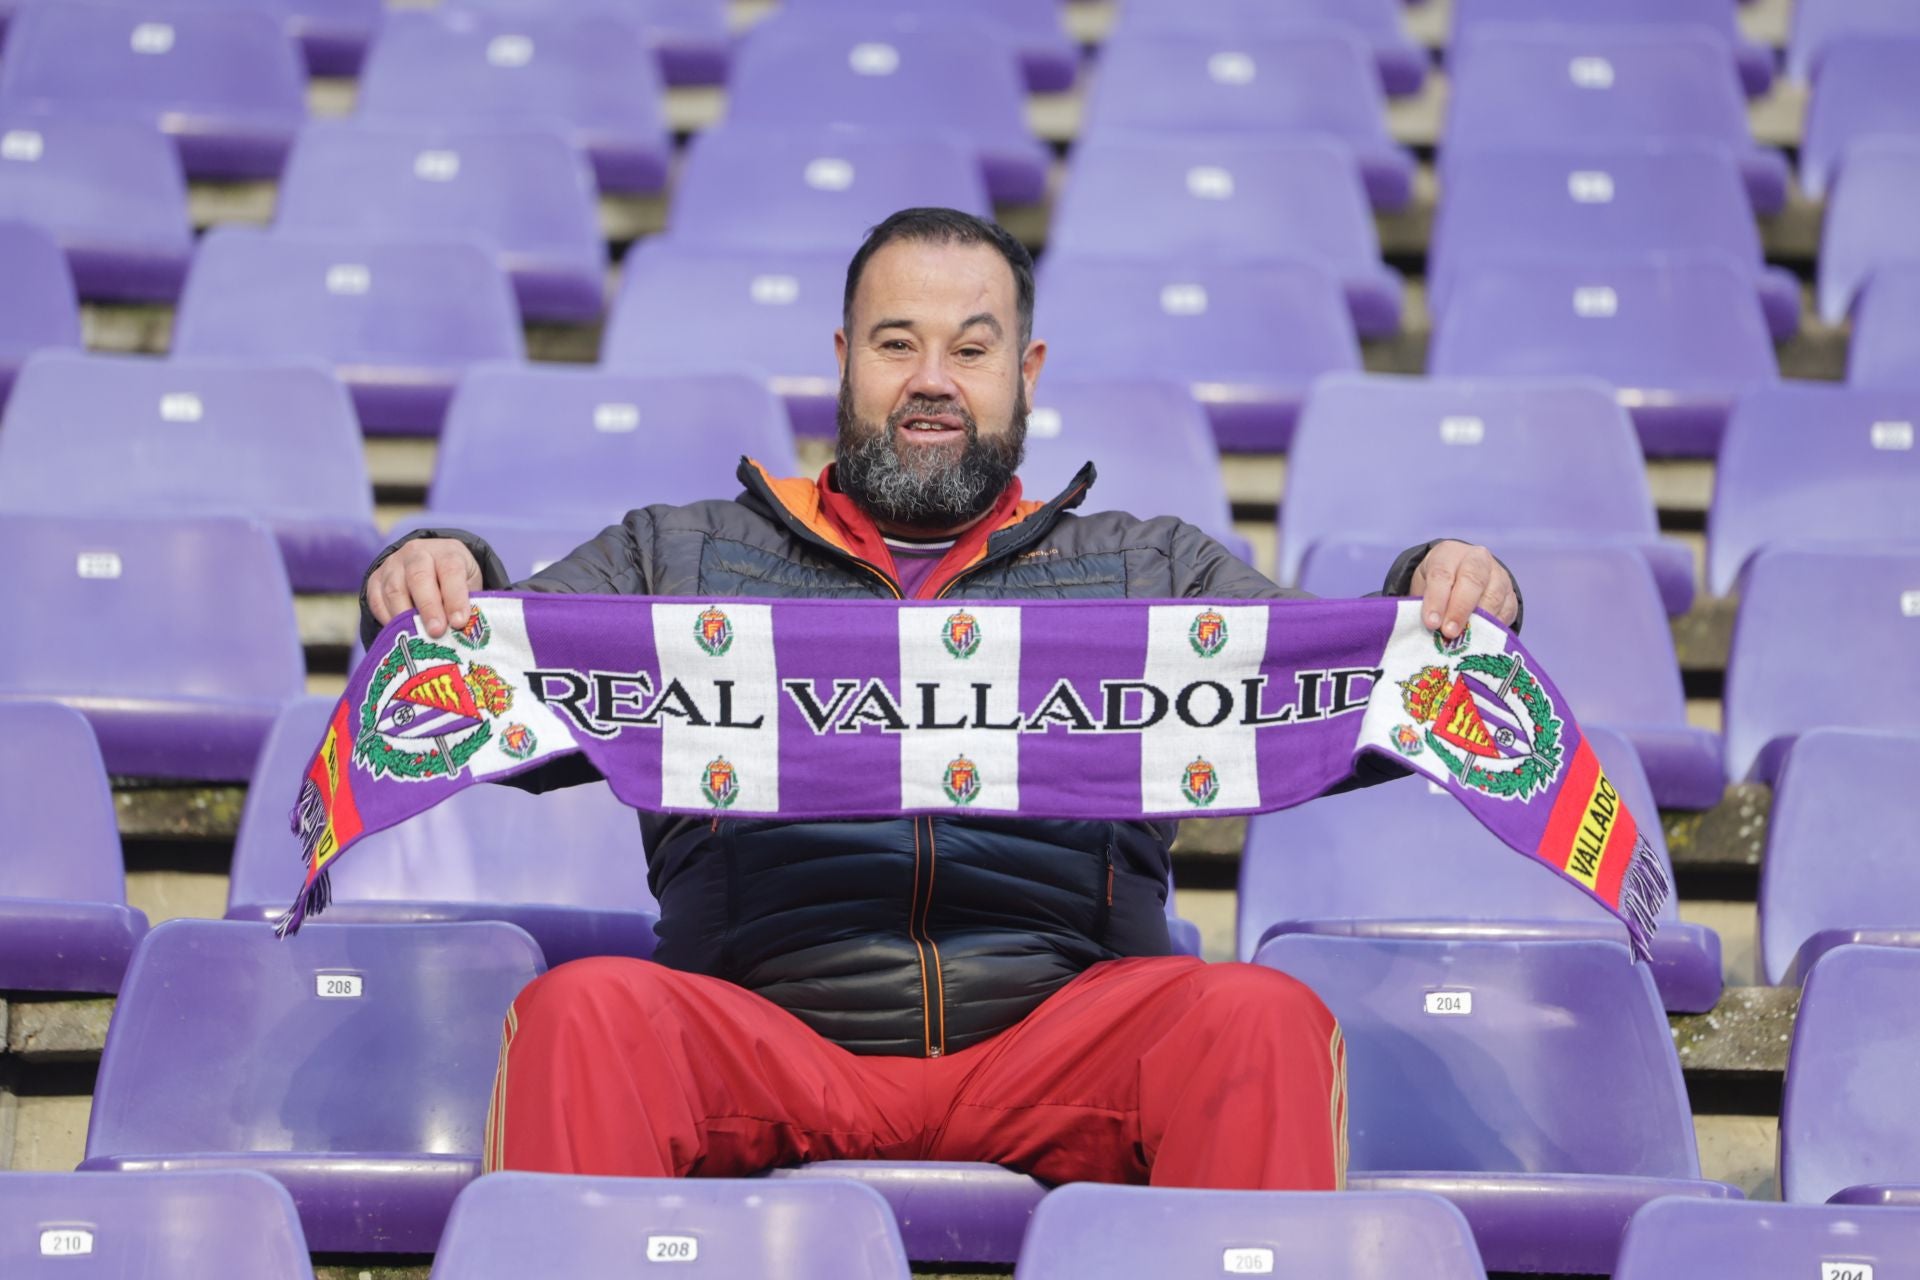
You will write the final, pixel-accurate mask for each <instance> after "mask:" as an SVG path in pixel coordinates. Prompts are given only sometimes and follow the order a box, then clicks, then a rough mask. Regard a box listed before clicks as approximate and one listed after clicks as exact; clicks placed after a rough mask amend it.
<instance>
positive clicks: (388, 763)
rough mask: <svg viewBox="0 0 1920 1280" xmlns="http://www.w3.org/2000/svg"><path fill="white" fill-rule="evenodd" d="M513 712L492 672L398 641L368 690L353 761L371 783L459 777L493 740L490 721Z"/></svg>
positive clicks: (415, 641)
mask: <svg viewBox="0 0 1920 1280" xmlns="http://www.w3.org/2000/svg"><path fill="white" fill-rule="evenodd" d="M512 706H513V690H512V688H510V687H509V686H508V685H507V682H506V681H504V680H502V679H501V678H500V676H499V674H498V673H497V672H495V671H494V669H493V668H492V667H487V666H482V665H481V664H479V663H471V664H469V663H467V662H466V661H465V660H464V659H462V658H461V657H460V655H459V654H458V653H457V652H456V651H455V650H453V649H449V648H448V647H447V646H445V645H443V644H435V643H433V642H432V641H430V640H423V639H421V638H420V637H418V636H405V635H403V636H401V637H400V639H399V640H398V642H396V643H395V645H394V646H393V649H392V651H391V652H389V653H388V654H387V656H386V657H385V658H384V659H383V660H382V661H381V663H380V665H379V666H378V667H377V668H375V669H374V673H373V679H372V680H371V681H369V682H368V684H367V696H366V699H365V700H364V701H363V702H362V703H361V704H360V733H359V736H358V737H357V739H356V740H355V742H354V744H353V755H354V759H355V760H357V761H359V762H360V764H361V765H362V766H363V767H365V768H366V770H367V771H368V772H369V773H371V774H373V776H374V777H376V778H379V777H384V776H387V775H389V774H390V775H392V776H394V777H396V778H401V779H405V780H407V781H410V782H425V781H427V780H428V779H430V778H455V777H458V776H459V775H460V771H461V770H462V769H464V768H465V767H466V765H467V762H468V761H469V760H471V759H472V758H473V755H474V753H475V752H477V751H478V750H480V748H481V747H483V746H485V745H486V744H487V743H488V742H490V741H492V739H493V725H492V723H491V721H492V719H493V718H494V717H497V716H503V715H505V714H506V713H507V711H508V709H509V708H511V707H512Z"/></svg>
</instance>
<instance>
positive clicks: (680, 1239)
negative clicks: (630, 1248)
mask: <svg viewBox="0 0 1920 1280" xmlns="http://www.w3.org/2000/svg"><path fill="white" fill-rule="evenodd" d="M699 1257H700V1241H699V1240H697V1239H695V1238H694V1237H693V1236H648V1237H647V1261H648V1262H695V1261H697V1260H698V1259H699Z"/></svg>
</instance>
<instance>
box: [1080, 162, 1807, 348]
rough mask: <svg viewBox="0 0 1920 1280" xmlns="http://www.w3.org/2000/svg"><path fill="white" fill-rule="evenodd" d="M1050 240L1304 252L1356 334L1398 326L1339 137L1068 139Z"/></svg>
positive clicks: (1253, 257) (1267, 254)
mask: <svg viewBox="0 0 1920 1280" xmlns="http://www.w3.org/2000/svg"><path fill="white" fill-rule="evenodd" d="M1757 243H1758V242H1757V241H1756V244H1757ZM1047 248H1048V250H1049V251H1050V252H1053V253H1058V254H1072V255H1076V256H1085V257H1109V258H1131V257H1141V258H1148V259H1152V258H1200V259H1208V260H1218V261H1221V262H1233V261H1263V260H1267V259H1275V258H1278V259H1292V258H1300V259H1306V260H1309V261H1312V262H1316V263H1318V264H1320V265H1321V266H1323V267H1326V268H1327V269H1328V270H1329V271H1332V272H1333V273H1334V274H1335V275H1337V276H1339V277H1340V282H1341V285H1342V286H1343V287H1344V288H1345V290H1346V294H1347V303H1348V305H1349V306H1350V307H1351V308H1352V310H1353V322H1354V325H1355V328H1356V329H1357V330H1358V332H1359V333H1360V335H1361V336H1362V337H1366V338H1378V337H1389V336H1391V335H1393V334H1395V333H1397V332H1399V330H1400V277H1399V275H1398V273H1396V272H1394V271H1393V270H1392V269H1390V268H1389V267H1387V266H1386V264H1384V263H1383V262H1381V261H1380V240H1379V237H1378V235H1376V233H1375V231H1374V225H1373V210H1372V209H1370V208H1369V207H1368V206H1367V193H1366V188H1365V187H1364V186H1363V185H1362V183H1361V180H1360V173H1359V170H1358V169H1357V168H1356V167H1355V165H1354V161H1353V156H1352V154H1351V153H1350V152H1349V151H1348V150H1347V149H1346V148H1345V147H1342V146H1340V145H1339V144H1337V143H1334V142H1329V141H1326V140H1324V139H1311V138H1249V137H1234V136H1222V137H1167V136H1159V137H1156V136H1150V135H1128V136H1119V137H1116V136H1107V137H1100V138H1093V139H1090V140H1089V141H1087V142H1086V143H1084V144H1082V145H1081V146H1079V147H1077V148H1075V150H1074V153H1073V164H1072V167H1071V169H1070V170H1069V173H1068V176H1067V184H1066V190H1065V191H1064V192H1063V193H1062V195H1061V197H1060V202H1059V207H1058V209H1057V210H1056V211H1055V213H1054V218H1053V224H1052V229H1051V230H1050V231H1049V232H1048V234H1047ZM1796 297H1797V295H1796Z"/></svg>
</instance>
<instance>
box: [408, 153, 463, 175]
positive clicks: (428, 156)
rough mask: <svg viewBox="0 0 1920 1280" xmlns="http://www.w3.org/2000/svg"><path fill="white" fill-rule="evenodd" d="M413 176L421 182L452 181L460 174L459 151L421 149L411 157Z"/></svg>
mask: <svg viewBox="0 0 1920 1280" xmlns="http://www.w3.org/2000/svg"><path fill="white" fill-rule="evenodd" d="M413 176H414V177H416V178H419V179H420V180H422V181H423V182H452V181H453V180H454V179H455V178H457V177H459V176H460V153H459V152H458V151H422V152H421V153H420V154H419V155H417V156H415V157H414V158H413Z"/></svg>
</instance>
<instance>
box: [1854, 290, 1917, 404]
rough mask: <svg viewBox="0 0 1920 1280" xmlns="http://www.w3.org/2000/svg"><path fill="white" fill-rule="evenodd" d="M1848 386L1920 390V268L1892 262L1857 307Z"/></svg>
mask: <svg viewBox="0 0 1920 1280" xmlns="http://www.w3.org/2000/svg"><path fill="white" fill-rule="evenodd" d="M1847 381H1848V382H1849V383H1851V384H1853V385H1854V386H1856V387H1920V262H1892V263H1888V264H1886V265H1885V266H1882V267H1881V268H1880V269H1879V270H1877V271H1875V272H1874V273H1873V278H1872V279H1870V280H1868V281H1867V285H1866V288H1864V289H1862V290H1861V292H1860V298H1859V300H1858V301H1857V302H1855V303H1854V306H1853V340H1852V341H1851V342H1850V343H1848V345H1847Z"/></svg>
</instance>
